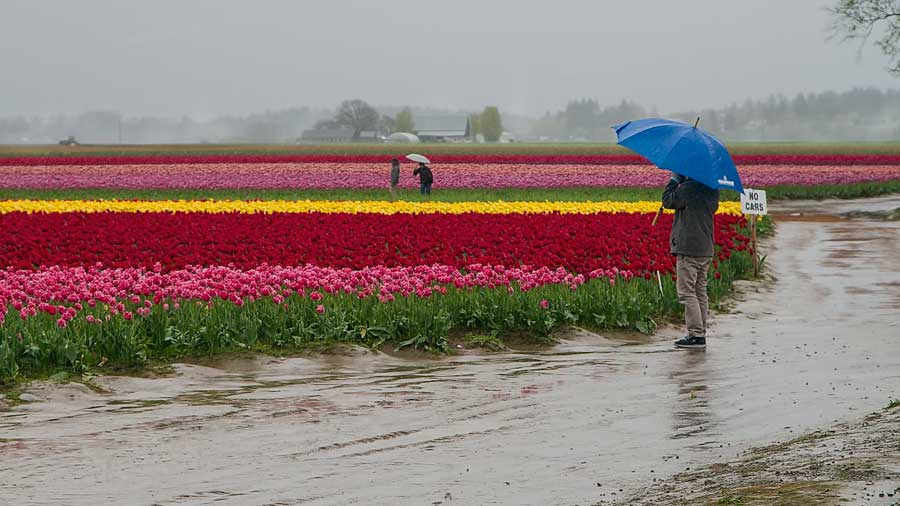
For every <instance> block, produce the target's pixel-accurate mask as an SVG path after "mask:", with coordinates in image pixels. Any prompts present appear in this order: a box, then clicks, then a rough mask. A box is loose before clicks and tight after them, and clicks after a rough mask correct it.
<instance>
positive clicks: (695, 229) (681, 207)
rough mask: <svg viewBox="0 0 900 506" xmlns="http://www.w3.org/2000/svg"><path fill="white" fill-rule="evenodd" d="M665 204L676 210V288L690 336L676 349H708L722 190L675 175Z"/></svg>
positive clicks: (673, 234) (673, 239)
mask: <svg viewBox="0 0 900 506" xmlns="http://www.w3.org/2000/svg"><path fill="white" fill-rule="evenodd" d="M662 204H663V207H665V208H666V209H674V210H675V219H674V220H673V221H672V232H671V234H670V236H669V245H670V251H671V252H672V254H673V255H675V276H676V280H675V286H676V288H677V290H678V301H679V302H681V303H682V304H683V305H684V323H685V326H686V327H687V335H686V336H685V337H683V338H682V339H679V340H678V341H675V346H678V347H679V348H706V321H707V319H708V317H709V297H708V295H707V293H706V279H707V274H708V272H709V264H710V263H711V262H712V257H713V254H714V253H715V242H714V241H713V230H714V226H713V217H714V216H715V214H716V211H717V210H718V209H719V190H716V189H713V188H710V187H708V186H706V185H704V184H702V183H700V182H699V181H695V180H693V179H691V178H688V177H685V176H682V175H681V174H676V173H674V172H673V173H672V177H671V178H670V179H669V183H668V184H667V185H666V189H665V191H663V195H662Z"/></svg>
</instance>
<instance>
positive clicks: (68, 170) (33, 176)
mask: <svg viewBox="0 0 900 506" xmlns="http://www.w3.org/2000/svg"><path fill="white" fill-rule="evenodd" d="M406 169H409V167H406V166H405V167H404V171H403V173H402V174H401V177H400V186H401V187H402V188H414V187H416V186H417V185H418V179H417V178H414V177H413V176H412V174H411V169H410V170H406ZM433 169H434V173H435V185H436V186H439V187H445V188H553V187H656V186H659V185H662V184H664V183H665V180H666V177H667V173H666V172H664V171H661V170H659V169H656V168H654V167H652V166H648V165H572V164H569V165H552V164H546V165H525V164H472V163H458V164H451V165H435V166H434V167H433ZM739 171H740V173H741V177H742V179H743V182H744V186H756V187H766V186H773V185H817V184H835V185H838V184H852V183H860V182H882V181H892V180H900V165H833V166H829V165H746V166H742V167H740V168H739ZM389 174H390V170H389V167H388V166H386V165H376V164H368V163H303V164H277V163H254V164H248V163H227V164H205V165H200V164H172V165H152V164H143V165H83V166H77V165H39V166H9V167H0V188H6V189H16V188H18V189H70V188H108V189H241V188H256V189H335V188H383V187H386V186H388V181H389Z"/></svg>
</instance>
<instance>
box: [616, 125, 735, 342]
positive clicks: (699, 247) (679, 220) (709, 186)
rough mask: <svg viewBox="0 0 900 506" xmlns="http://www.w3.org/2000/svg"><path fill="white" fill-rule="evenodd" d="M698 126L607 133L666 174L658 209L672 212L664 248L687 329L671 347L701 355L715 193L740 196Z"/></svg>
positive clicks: (715, 145) (725, 160)
mask: <svg viewBox="0 0 900 506" xmlns="http://www.w3.org/2000/svg"><path fill="white" fill-rule="evenodd" d="M699 123H700V118H697V121H696V122H695V123H694V125H693V126H691V125H688V124H685V123H681V122H678V121H669V120H664V119H658V118H648V119H640V120H636V121H628V122H626V123H622V124H621V125H616V126H614V127H613V129H614V130H615V131H616V136H617V137H618V143H619V144H620V145H622V146H625V147H627V148H629V149H631V150H632V151H635V152H636V153H638V154H640V155H643V156H644V157H645V158H647V159H648V160H650V161H651V162H652V163H653V164H655V165H656V166H657V167H659V168H660V169H663V170H668V171H671V172H672V177H671V178H670V179H669V182H668V184H667V185H666V189H665V191H664V192H663V196H662V207H660V212H661V211H662V209H663V207H664V208H666V209H673V210H674V211H675V219H674V221H673V222H672V232H671V234H670V236H669V247H670V251H671V252H672V254H673V255H675V258H676V259H675V275H676V280H675V286H676V288H677V290H678V300H679V302H681V303H682V304H683V305H684V322H685V326H686V327H687V335H686V336H685V337H684V338H682V339H679V340H678V341H675V346H677V347H679V348H700V349H704V348H706V323H707V319H708V316H709V297H708V296H707V293H706V281H707V275H708V273H709V265H710V263H712V258H713V255H715V241H714V237H713V230H714V227H713V219H714V216H715V214H716V210H718V208H719V190H720V189H727V190H735V191H737V192H740V193H743V191H744V187H743V186H742V185H741V178H740V176H739V175H738V172H737V167H735V165H734V161H733V160H732V159H731V155H730V154H729V153H728V150H727V149H726V148H725V145H724V144H722V142H721V141H720V140H719V139H716V138H715V137H713V136H712V135H710V134H709V133H707V132H705V131H703V130H701V129H699V128H697V125H698V124H699ZM656 216H657V218H658V217H659V213H657V214H656ZM653 223H654V224H656V218H654V219H653ZM660 288H661V287H660Z"/></svg>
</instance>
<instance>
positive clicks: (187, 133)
mask: <svg viewBox="0 0 900 506" xmlns="http://www.w3.org/2000/svg"><path fill="white" fill-rule="evenodd" d="M347 102H352V101H347ZM360 102H362V101H360ZM345 103H346V102H345ZM363 104H365V105H366V106H368V107H369V108H371V109H372V111H374V114H372V112H370V111H362V112H363V114H361V115H360V116H359V117H357V116H354V113H353V112H352V111H347V110H342V109H345V108H344V107H343V105H344V104H342V105H341V106H339V107H338V108H337V109H334V110H329V109H324V108H310V107H295V108H289V109H283V110H280V111H269V112H265V113H260V114H250V115H244V116H236V115H228V116H221V117H217V118H213V119H209V120H195V119H192V118H189V117H184V118H180V119H170V118H159V117H153V116H142V117H125V116H123V115H121V114H119V113H116V112H112V111H92V112H86V113H82V114H77V115H63V114H60V115H55V116H51V117H40V116H34V117H25V116H13V117H5V118H0V144H21V143H36V144H53V143H56V142H57V141H59V140H62V139H65V138H67V137H68V136H74V137H75V138H76V139H77V140H79V141H80V142H82V143H97V144H101V143H108V144H116V143H124V144H143V143H166V142H168V143H182V142H188V143H198V142H223V143H228V142H231V143H243V142H248V143H269V142H295V141H296V140H297V139H299V138H300V137H301V135H302V134H303V132H304V131H305V130H308V129H311V128H315V127H317V126H318V127H320V128H322V127H326V126H329V125H335V124H337V122H338V121H340V122H342V123H343V124H351V123H352V122H353V121H357V120H360V121H357V123H356V124H355V126H354V127H353V128H354V131H356V128H357V127H361V128H362V130H366V129H369V128H370V127H371V126H372V125H373V121H374V125H375V126H374V128H372V129H373V130H378V131H380V132H384V133H393V132H411V133H414V132H415V131H416V126H415V118H416V116H422V115H431V114H439V113H442V112H443V113H447V111H442V110H440V109H429V108H417V107H382V108H378V109H375V108H374V107H372V106H370V105H369V104H366V103H365V102H363ZM357 105H359V104H357ZM356 112H357V113H358V112H360V111H356ZM647 116H660V114H659V113H658V112H657V111H655V110H654V109H652V108H651V109H648V108H646V107H644V106H642V105H640V104H637V103H635V102H632V101H627V100H623V101H622V102H620V103H618V104H615V105H608V106H604V105H601V104H600V103H599V101H597V100H596V99H589V98H588V99H577V100H572V101H570V102H569V103H568V104H567V105H566V107H565V108H564V109H562V110H560V111H557V112H548V113H546V114H545V115H543V116H541V117H537V118H535V117H529V116H524V115H520V114H514V113H509V112H506V113H504V114H503V115H502V118H501V115H500V111H499V110H498V109H497V108H495V107H488V108H485V109H484V110H483V111H481V112H480V113H470V120H471V125H472V127H473V128H474V129H475V132H476V133H481V134H482V135H484V137H485V139H486V140H488V141H491V140H496V139H498V138H499V137H500V135H501V134H502V132H503V131H504V130H508V131H511V132H513V133H514V134H516V136H517V137H518V138H519V139H520V140H525V141H527V140H532V141H562V142H578V141H591V142H613V141H614V140H615V136H614V133H613V131H612V129H611V128H610V127H611V126H613V125H615V124H618V123H621V122H623V121H627V120H631V119H636V118H641V117H647ZM662 116H663V117H668V118H671V119H677V120H681V121H685V122H693V121H694V119H695V118H696V117H697V116H700V117H701V122H700V124H701V127H703V128H704V129H706V130H708V131H710V132H712V133H714V134H716V135H718V136H719V137H720V138H722V139H724V140H726V141H763V142H765V141H886V140H900V89H898V90H878V89H874V88H860V89H852V90H849V91H845V92H833V91H828V92H822V93H801V94H798V95H796V96H794V97H791V98H788V97H786V96H783V95H772V96H769V97H767V98H765V99H761V100H749V99H748V100H745V101H744V102H742V103H735V104H731V105H728V106H725V107H719V108H707V109H702V110H696V111H681V112H677V113H673V114H664V115H662ZM362 130H360V131H362Z"/></svg>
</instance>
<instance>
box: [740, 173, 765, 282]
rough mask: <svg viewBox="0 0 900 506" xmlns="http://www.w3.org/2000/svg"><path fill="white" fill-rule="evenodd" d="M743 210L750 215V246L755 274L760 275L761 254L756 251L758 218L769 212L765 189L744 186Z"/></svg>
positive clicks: (742, 196)
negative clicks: (752, 188)
mask: <svg viewBox="0 0 900 506" xmlns="http://www.w3.org/2000/svg"><path fill="white" fill-rule="evenodd" d="M741 212H742V213H744V214H746V215H748V216H749V217H750V247H751V248H753V255H752V256H753V276H759V254H758V253H757V251H756V219H757V216H764V215H766V214H768V213H769V206H768V205H767V204H766V192H765V191H764V190H751V189H750V188H744V193H742V194H741Z"/></svg>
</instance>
